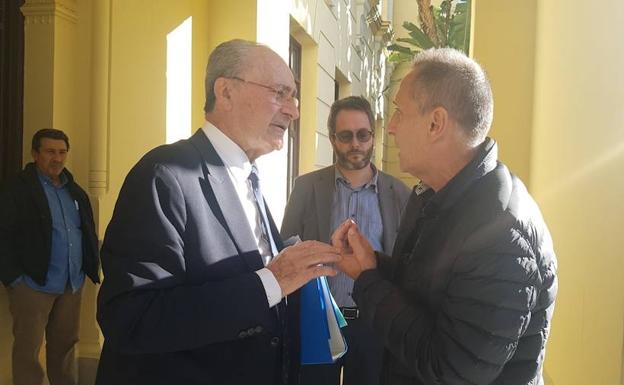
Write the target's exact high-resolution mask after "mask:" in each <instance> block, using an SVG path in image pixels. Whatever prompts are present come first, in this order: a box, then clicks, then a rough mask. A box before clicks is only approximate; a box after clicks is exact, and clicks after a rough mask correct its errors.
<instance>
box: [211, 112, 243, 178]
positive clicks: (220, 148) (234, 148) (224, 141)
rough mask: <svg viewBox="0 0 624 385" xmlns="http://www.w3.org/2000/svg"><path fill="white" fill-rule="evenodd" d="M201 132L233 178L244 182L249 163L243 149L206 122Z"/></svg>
mask: <svg viewBox="0 0 624 385" xmlns="http://www.w3.org/2000/svg"><path fill="white" fill-rule="evenodd" d="M202 130H203V131H204V134H206V137H207V138H208V139H209V140H210V143H212V146H213V147H214V149H215V151H216V152H217V155H219V157H220V158H221V160H222V161H223V164H224V165H225V167H226V168H227V169H228V170H229V172H230V173H231V174H232V175H233V176H234V178H235V179H236V180H237V181H239V182H242V181H246V180H247V178H248V177H249V174H250V173H251V162H250V161H249V158H247V154H245V152H244V151H243V149H242V148H240V147H239V146H238V144H236V143H234V141H232V139H230V138H229V137H228V136H227V135H225V134H224V133H223V131H221V130H220V129H218V128H217V127H216V126H215V125H214V124H212V123H210V122H208V121H206V122H205V123H204V125H203V127H202Z"/></svg>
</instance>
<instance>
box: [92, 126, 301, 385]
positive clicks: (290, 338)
mask: <svg viewBox="0 0 624 385" xmlns="http://www.w3.org/2000/svg"><path fill="white" fill-rule="evenodd" d="M267 211H268V207H267ZM271 227H272V231H273V235H274V238H275V240H276V243H277V244H278V248H280V249H281V247H282V244H281V240H280V238H279V235H278V232H277V229H276V228H275V225H274V224H273V223H272V220H271ZM101 255H102V267H103V270H104V281H103V284H102V287H101V290H100V293H99V296H98V311H97V317H98V322H99V324H100V327H101V328H102V332H103V334H104V337H105V342H104V347H103V351H102V356H101V359H100V366H99V368H98V375H97V381H96V383H97V384H99V385H103V384H115V385H121V384H133V385H136V384H267V385H269V384H271V385H273V384H282V383H291V382H292V381H294V380H295V377H296V371H297V363H298V361H299V360H298V351H297V349H298V346H297V345H298V344H297V343H296V342H297V341H298V337H297V336H296V333H297V331H296V330H295V329H296V327H297V324H298V322H290V323H288V322H287V319H288V317H289V316H290V317H295V314H298V309H297V302H298V298H297V297H296V296H293V297H292V298H289V301H290V304H289V305H290V306H288V309H287V307H286V306H285V302H286V301H285V300H283V301H282V302H281V303H280V304H279V305H278V306H276V307H274V308H269V306H268V302H267V298H266V294H265V291H264V287H263V285H262V282H261V281H260V278H259V277H258V275H257V274H256V273H255V271H256V270H259V269H261V268H262V267H263V263H262V259H261V257H260V254H259V252H258V250H257V245H256V242H255V240H254V237H253V234H252V231H251V229H250V227H249V224H248V222H247V219H246V217H245V214H244V212H243V209H242V206H241V204H240V201H239V200H238V196H237V194H236V191H235V189H234V186H233V184H232V182H231V180H230V178H229V176H228V173H227V170H226V168H225V167H224V165H223V162H222V160H221V159H220V158H219V156H218V155H217V153H216V151H215V150H214V147H213V146H212V144H211V143H210V141H209V140H208V138H207V137H206V136H205V135H204V133H203V131H202V130H199V131H197V132H196V133H195V134H194V135H193V136H192V137H191V138H190V139H188V140H182V141H179V142H177V143H174V144H171V145H164V146H160V147H158V148H156V149H154V150H152V151H150V152H149V153H147V154H146V155H145V156H144V157H143V158H142V159H141V160H140V161H139V162H138V163H137V164H136V165H135V166H134V168H132V170H131V171H130V173H129V174H128V176H127V177H126V180H125V182H124V184H123V187H122V189H121V191H120V194H119V198H118V200H117V204H116V206H115V210H114V213H113V217H112V219H111V222H110V224H109V226H108V228H107V230H106V235H105V238H104V244H103V246H102V251H101ZM293 319H295V320H296V318H293ZM287 325H290V328H292V330H290V332H289V330H288V329H289V327H288V326H287ZM289 357H294V359H288V358H289Z"/></svg>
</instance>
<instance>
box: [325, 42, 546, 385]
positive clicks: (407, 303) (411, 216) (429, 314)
mask: <svg viewBox="0 0 624 385" xmlns="http://www.w3.org/2000/svg"><path fill="white" fill-rule="evenodd" d="M394 104H395V105H396V108H397V110H396V112H395V113H394V115H393V116H392V120H391V121H390V125H389V127H388V130H389V132H390V133H391V134H393V135H395V140H396V143H397V146H398V148H399V151H400V154H399V159H400V164H401V169H402V170H403V171H406V172H409V173H410V174H412V175H414V176H416V177H418V178H419V179H420V180H421V183H420V184H419V185H417V186H416V187H415V188H414V191H413V193H412V196H411V197H410V200H409V201H408V204H407V207H406V209H405V212H404V214H403V218H402V220H401V225H400V228H399V234H398V237H397V240H396V243H395V246H394V250H393V252H392V257H389V256H385V255H383V254H381V253H379V252H377V253H375V252H374V251H373V250H372V248H371V247H370V245H369V244H368V242H367V241H366V239H365V238H364V237H363V236H362V235H361V233H360V232H359V230H358V228H357V225H356V224H355V223H353V222H349V221H347V222H345V223H344V224H343V225H341V227H339V228H338V229H337V230H336V232H335V233H334V235H333V237H332V242H333V243H334V245H336V246H340V247H342V248H343V260H342V262H341V263H340V266H339V267H340V268H341V269H342V270H344V271H345V272H346V273H347V274H348V275H349V276H351V277H352V278H354V279H355V285H354V291H353V298H354V300H355V302H356V303H357V305H358V307H359V309H360V314H361V317H362V318H363V319H364V320H365V321H366V322H367V323H368V324H369V325H370V326H371V328H372V329H373V330H374V331H375V332H376V333H378V334H379V336H380V337H381V338H383V341H384V344H385V356H384V368H383V374H382V383H383V384H392V385H400V384H418V385H421V384H423V385H424V384H427V385H430V384H444V385H454V384H478V385H485V384H514V385H515V384H517V385H520V384H522V385H538V384H543V380H542V369H543V367H542V366H543V362H544V356H545V347H546V341H547V338H548V334H549V331H550V321H551V318H552V314H553V310H554V304H555V297H556V294H557V276H556V270H557V262H556V258H555V254H554V251H553V246H552V240H551V238H550V234H549V232H548V229H547V227H546V225H545V223H544V220H543V219H542V215H541V213H540V210H539V208H538V207H537V205H536V203H535V202H534V200H533V199H532V198H531V196H530V195H529V193H528V192H527V190H526V188H525V186H524V185H523V183H522V182H521V181H520V180H519V179H518V178H517V177H516V176H514V175H513V174H511V173H510V171H509V170H508V169H507V167H505V166H504V165H503V164H502V163H500V162H498V160H497V146H496V143H495V142H494V141H493V140H492V139H490V138H487V136H486V135H487V132H488V131H489V128H490V125H491V122H492V115H493V101H492V92H491V89H490V85H489V82H488V80H487V78H486V76H485V74H484V73H483V70H482V69H481V68H480V66H479V65H478V64H477V63H475V62H474V61H472V60H471V59H469V58H467V57H466V56H465V55H463V54H462V53H460V52H459V51H455V50H452V49H432V50H428V51H424V52H423V53H420V54H419V55H418V56H417V57H416V59H415V62H414V67H413V69H412V71H411V72H410V73H409V74H408V75H407V76H406V77H405V78H404V80H403V81H402V83H401V87H400V89H399V92H398V94H397V96H396V99H395V100H394Z"/></svg>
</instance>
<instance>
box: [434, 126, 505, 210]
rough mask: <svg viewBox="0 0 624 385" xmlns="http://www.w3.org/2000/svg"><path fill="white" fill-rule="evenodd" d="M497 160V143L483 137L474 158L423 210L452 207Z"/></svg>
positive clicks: (490, 169) (492, 167)
mask: <svg viewBox="0 0 624 385" xmlns="http://www.w3.org/2000/svg"><path fill="white" fill-rule="evenodd" d="M497 162H498V145H497V144H496V141H495V140H494V139H492V138H489V137H488V138H485V140H484V141H483V143H481V145H480V146H479V149H478V151H477V153H476V155H475V156H474V158H472V160H471V161H470V162H469V163H468V164H467V165H466V166H464V168H463V169H462V170H461V171H460V172H459V173H457V175H455V176H454V177H453V178H452V179H451V180H450V181H449V182H448V183H447V184H446V186H444V187H443V188H442V189H441V190H440V191H438V192H437V193H436V194H435V195H434V196H433V197H432V198H431V200H430V201H429V203H428V204H427V206H428V207H426V209H425V210H426V211H428V212H429V214H433V213H434V212H437V211H439V210H445V209H447V208H449V207H452V206H453V205H454V204H455V202H456V201H457V200H458V199H459V198H461V197H462V196H463V195H464V193H465V192H466V190H468V188H469V187H470V186H471V185H472V184H473V183H474V182H475V181H477V180H478V179H480V178H482V177H483V176H484V175H486V174H487V173H489V172H490V171H492V170H494V168H496V164H497Z"/></svg>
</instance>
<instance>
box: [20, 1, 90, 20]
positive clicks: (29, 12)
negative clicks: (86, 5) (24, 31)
mask: <svg viewBox="0 0 624 385" xmlns="http://www.w3.org/2000/svg"><path fill="white" fill-rule="evenodd" d="M21 10H22V14H23V15H24V18H25V19H24V23H25V24H52V23H53V22H54V19H55V18H57V17H58V18H60V19H64V20H66V21H69V22H71V23H73V24H76V22H77V21H78V15H77V12H76V0H26V2H25V3H24V5H23V6H22V8H21Z"/></svg>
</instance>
